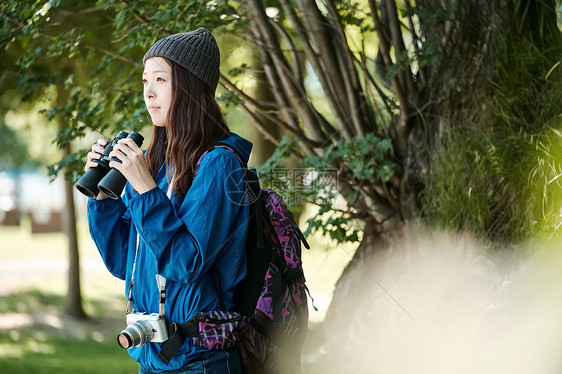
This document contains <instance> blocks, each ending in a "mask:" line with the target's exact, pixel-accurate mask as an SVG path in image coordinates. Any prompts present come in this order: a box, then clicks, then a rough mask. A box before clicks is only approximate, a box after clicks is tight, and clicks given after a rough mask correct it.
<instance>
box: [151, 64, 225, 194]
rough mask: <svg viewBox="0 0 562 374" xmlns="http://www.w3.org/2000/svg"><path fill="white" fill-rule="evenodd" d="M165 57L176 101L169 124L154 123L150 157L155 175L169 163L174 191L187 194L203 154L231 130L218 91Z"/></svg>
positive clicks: (170, 112)
mask: <svg viewBox="0 0 562 374" xmlns="http://www.w3.org/2000/svg"><path fill="white" fill-rule="evenodd" d="M165 60H166V61H167V62H168V64H170V66H171V69H172V102H171V105H170V109H169V112H168V115H167V124H166V126H165V127H158V126H153V130H152V140H151V142H150V145H149V147H148V149H147V151H146V159H147V163H148V168H149V170H150V172H151V174H152V176H153V177H154V178H156V175H157V173H158V171H159V169H160V167H161V166H162V164H163V163H164V162H165V163H166V170H167V171H168V172H170V171H171V173H172V175H171V177H172V178H173V190H174V192H176V193H177V192H179V193H182V194H184V195H185V194H186V193H187V191H188V190H189V188H190V187H191V182H192V180H193V172H194V169H195V164H196V163H197V160H198V159H199V157H200V156H201V155H202V154H203V152H204V151H205V150H206V149H207V148H209V147H210V146H211V145H213V144H214V143H216V142H217V141H219V140H222V139H224V138H226V137H228V136H229V135H230V130H229V129H228V126H227V125H226V121H225V119H224V115H223V113H222V111H221V109H220V107H219V105H218V103H217V101H216V100H215V94H214V92H212V91H211V90H210V89H209V88H208V87H207V86H206V85H205V84H204V83H203V82H202V81H201V80H199V79H198V78H197V77H195V76H194V75H193V74H191V73H190V72H189V71H188V70H187V69H185V68H183V67H181V66H180V65H178V64H176V63H175V62H173V61H170V60H168V59H165Z"/></svg>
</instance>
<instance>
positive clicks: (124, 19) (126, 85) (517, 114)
mask: <svg viewBox="0 0 562 374" xmlns="http://www.w3.org/2000/svg"><path fill="white" fill-rule="evenodd" d="M46 4H50V7H51V8H50V9H47V10H46V11H44V8H41V6H42V4H35V3H29V5H27V8H25V9H26V10H25V11H22V10H20V9H19V8H18V6H17V5H15V2H12V1H9V2H6V3H5V4H3V5H2V8H1V9H2V19H3V21H2V22H3V30H4V31H5V32H4V33H3V35H4V36H3V38H2V42H1V43H2V46H3V47H4V48H6V47H7V51H8V52H10V51H13V49H15V48H16V45H17V44H18V43H23V45H25V43H29V44H33V45H34V46H35V45H36V44H37V43H38V41H37V39H41V40H43V41H44V42H47V43H42V44H40V45H39V46H38V47H36V49H31V48H27V50H26V51H23V50H20V51H19V60H18V64H17V66H19V67H21V69H22V70H20V73H19V74H20V75H18V76H17V77H16V78H17V79H16V80H17V81H18V82H20V85H21V82H24V83H25V82H35V81H37V79H38V78H37V77H33V78H30V77H29V76H26V74H22V73H21V72H23V71H27V70H25V69H26V68H29V67H30V66H32V65H33V64H29V63H28V61H30V60H31V61H33V62H36V61H37V60H41V59H42V58H43V59H44V58H48V57H50V56H51V55H54V56H62V55H68V56H72V58H76V57H77V56H80V59H79V61H83V63H84V64H85V65H87V66H89V67H91V70H92V73H91V74H89V75H85V74H83V75H84V77H83V79H82V80H81V81H79V80H78V79H77V78H76V79H71V80H70V82H68V92H69V98H70V99H69V101H68V102H67V105H66V106H65V107H64V108H60V106H59V107H57V108H55V109H54V111H55V112H60V111H62V112H63V113H64V114H65V115H66V116H67V118H69V119H70V120H69V125H70V126H69V127H68V128H67V129H65V131H63V132H61V133H60V134H59V138H58V141H59V143H60V144H64V143H65V142H68V141H71V140H72V139H74V138H77V137H80V136H82V135H83V134H84V133H85V132H86V131H89V130H95V131H98V130H100V129H101V130H105V131H106V130H108V129H111V132H115V131H117V129H122V128H125V129H127V128H132V127H134V126H135V125H134V124H136V125H137V126H138V124H141V123H146V122H145V118H146V117H145V116H144V114H143V108H142V101H141V99H140V95H138V94H135V93H138V92H140V91H141V89H140V85H139V84H138V82H136V79H135V78H134V77H138V76H140V68H141V65H140V61H141V57H142V53H143V51H145V50H146V48H148V46H149V45H150V44H152V43H153V42H154V41H155V40H156V39H158V38H160V37H163V36H166V35H169V34H171V33H175V32H181V31H185V30H190V29H195V28H197V27H200V26H204V27H206V28H208V29H211V30H213V31H214V33H215V35H217V38H218V39H219V43H220V41H221V38H222V37H224V36H225V35H228V37H229V38H230V37H232V36H238V37H239V38H240V40H241V41H243V42H245V43H250V45H251V46H252V47H253V48H255V50H256V51H258V52H259V56H260V58H261V61H259V64H258V65H256V66H258V67H260V68H259V69H260V70H261V67H263V74H264V75H265V77H266V78H267V84H268V86H269V88H270V92H271V93H272V95H273V100H271V99H268V100H266V101H264V100H260V98H256V97H255V96H253V95H252V93H251V92H249V91H248V90H246V89H245V88H244V86H243V80H242V79H240V78H241V77H243V78H246V79H247V78H248V77H251V76H252V74H253V73H254V71H253V69H254V68H256V66H249V65H248V63H246V64H244V65H242V66H235V67H232V68H231V69H225V70H224V71H223V75H222V77H221V86H222V87H223V88H224V89H225V90H223V91H222V92H221V95H220V96H219V98H220V99H221V100H223V101H228V102H231V103H236V104H238V105H240V107H241V108H242V109H243V110H245V111H246V113H248V115H249V116H250V117H251V118H252V119H253V120H254V121H255V123H256V124H257V126H258V128H259V129H260V131H262V132H263V134H264V136H265V137H266V138H268V139H269V140H270V141H272V142H273V143H274V144H275V145H276V146H277V147H278V149H277V153H276V154H275V155H274V157H273V158H272V159H271V160H270V161H269V162H268V163H266V164H265V167H267V168H273V167H277V166H279V165H282V163H281V162H282V160H283V158H285V157H288V156H292V157H295V158H297V159H299V160H302V164H301V166H302V167H308V168H312V169H315V170H316V171H334V172H336V171H337V178H334V179H330V178H325V179H324V180H319V178H318V175H320V174H321V173H316V174H315V173H307V174H304V178H302V180H298V181H297V182H298V183H296V185H295V186H293V187H296V190H298V191H297V193H299V194H301V195H302V194H305V195H306V197H307V198H310V201H311V202H313V203H315V204H317V205H319V209H320V210H319V214H318V216H317V217H314V218H312V219H311V220H310V221H309V232H310V231H314V230H321V231H322V232H323V233H324V234H325V235H327V236H329V237H331V238H333V239H336V240H338V241H346V240H350V241H358V240H359V239H361V244H360V246H359V248H358V250H357V252H356V254H355V257H354V259H353V261H352V264H355V263H360V261H362V260H363V259H364V258H367V257H369V256H370V255H371V253H372V251H374V250H380V249H384V248H385V247H386V246H387V245H388V243H390V242H392V241H393V240H394V239H395V238H396V237H400V236H401V235H402V233H403V230H404V228H405V227H406V225H407V224H408V223H409V222H411V221H413V220H417V219H420V218H421V219H422V220H426V221H428V222H435V223H438V224H442V225H446V226H449V227H453V228H456V229H467V230H471V231H475V232H477V233H480V234H482V235H483V236H485V237H487V238H490V239H493V240H519V239H523V238H525V237H526V236H528V235H529V234H530V233H532V232H533V230H534V228H533V227H531V224H530V222H531V221H533V220H544V216H541V213H540V212H539V211H538V209H537V206H540V205H541V204H542V202H541V201H540V200H541V197H538V198H537V197H536V196H535V195H533V194H532V190H533V186H530V185H529V183H528V182H527V180H528V177H529V175H530V174H531V173H532V172H533V171H536V169H535V167H536V165H535V160H536V147H533V146H532V145H530V143H531V142H532V139H534V137H537V136H539V137H542V136H548V134H549V131H550V129H551V128H553V127H555V126H556V122H555V121H556V119H557V118H558V116H559V114H560V110H559V105H557V104H556V102H557V101H558V100H559V97H560V93H561V91H562V88H561V87H562V83H561V82H562V80H561V79H560V74H562V73H561V69H552V68H553V66H555V64H556V62H557V61H558V60H559V58H560V51H561V48H562V46H561V37H560V30H559V29H558V27H557V23H556V19H557V18H556V12H555V9H556V2H555V1H554V0H529V1H522V0H493V1H480V0H472V1H457V0H451V1H448V2H443V1H436V0H418V1H416V2H413V1H409V0H404V1H392V0H380V1H376V0H368V1H367V2H365V1H363V2H352V1H348V0H324V1H309V0H292V1H289V0H278V1H273V0H272V1H258V0H243V1H242V0H241V1H204V2H200V1H179V0H176V1H170V2H166V3H160V2H156V1H146V2H128V1H126V0H110V1H106V2H103V3H102V2H98V3H95V4H94V5H92V4H90V3H88V2H83V3H79V4H77V5H76V6H74V7H73V9H72V10H68V9H64V8H62V7H60V6H59V5H60V4H59V2H57V1H50V2H48V3H46ZM45 6H46V5H44V7H45ZM86 12H87V13H88V14H89V17H88V18H92V19H94V18H95V19H97V20H98V26H97V27H100V28H101V29H100V30H102V31H101V32H103V33H104V35H106V38H107V39H108V40H110V43H107V42H105V43H102V41H101V40H100V39H99V38H97V35H99V34H100V32H99V31H98V32H96V33H94V32H93V31H92V29H91V28H90V27H92V25H91V24H85V25H80V24H77V23H71V24H69V23H64V22H62V21H61V23H60V26H59V27H60V29H57V28H51V26H50V24H49V23H50V22H53V20H55V19H63V18H65V17H68V16H69V15H70V14H72V15H74V16H76V15H80V14H82V13H86ZM94 15H95V17H94ZM61 17H62V18H61ZM49 19H50V20H49ZM14 20H16V21H14ZM30 20H31V21H30ZM65 22H66V21H65ZM90 22H93V21H90ZM30 25H31V26H30ZM49 30H51V32H52V31H55V30H59V32H58V33H57V34H52V33H47V31H49ZM18 33H19V34H23V35H24V36H23V37H20V36H19V34H18ZM94 34H96V35H94ZM55 35H56V36H55ZM35 36H39V38H35V39H33V37H35ZM14 38H15V39H16V41H14V40H13V39H14ZM104 39H105V38H104ZM37 48H40V50H39V51H38V50H37ZM223 49H224V47H223ZM225 52H226V53H225ZM230 52H232V53H235V52H236V49H235V48H232V49H229V50H226V51H225V50H223V56H228V54H229V53H230ZM15 54H16V55H17V54H18V53H15ZM225 61H228V59H227V58H225V59H223V67H224V66H225ZM26 64H27V65H28V66H27V67H26ZM96 64H98V66H97V67H94V65H96ZM226 65H227V64H226ZM33 66H34V65H33ZM84 70H85V69H84V67H82V68H81V69H80V68H78V69H77V68H76V67H74V70H72V71H73V72H74V73H75V74H76V76H78V72H79V71H84ZM8 71H13V69H12V70H8ZM547 76H548V79H545V77H547ZM45 82H46V83H45V84H46V85H49V84H52V82H50V81H49V80H46V81H45ZM49 82H50V83H49ZM318 90H319V91H320V92H318ZM264 120H267V121H268V122H269V123H274V124H276V126H277V127H278V128H279V129H282V130H283V131H284V132H286V133H287V134H289V135H290V136H289V137H287V138H284V140H283V141H280V140H279V139H278V137H277V135H276V134H275V133H274V132H272V131H271V130H270V128H271V127H267V126H261V124H262V123H263V121H264ZM116 124H117V125H116ZM107 137H109V136H107ZM72 157H73V156H70V161H73V160H80V158H79V157H78V158H76V157H75V158H72ZM68 160H69V159H65V160H63V161H62V162H61V165H71V163H70V162H67V161H68ZM78 164H79V165H80V166H79V167H77V168H78V169H79V168H80V167H81V162H78ZM53 170H54V171H55V172H56V171H57V168H54V169H53ZM263 170H264V169H262V172H263ZM315 175H316V179H314V178H315ZM295 178H296V177H295ZM311 180H312V181H313V182H316V184H314V186H315V187H316V188H315V189H314V190H312V191H311V190H310V188H309V189H308V191H307V189H306V188H305V189H303V188H302V187H303V185H304V186H305V187H306V186H311V185H312V184H311V183H312V182H311ZM335 182H337V183H335ZM533 183H534V182H533ZM537 183H538V184H541V183H542V184H543V185H544V181H539V182H537ZM336 194H337V195H339V196H342V197H343V198H344V199H345V201H346V205H345V207H343V208H341V207H337V208H336V207H334V206H333V204H332V202H333V197H334V196H335V195H336ZM539 226H540V225H539ZM352 268H353V266H351V267H350V268H349V269H352ZM339 297H349V295H339V294H338V293H337V292H336V295H335V299H336V300H337V299H338V298H339Z"/></svg>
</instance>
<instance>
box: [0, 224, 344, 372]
mask: <svg viewBox="0 0 562 374" xmlns="http://www.w3.org/2000/svg"><path fill="white" fill-rule="evenodd" d="M78 237H79V245H80V263H81V288H82V297H83V306H84V309H85V310H86V312H87V314H88V315H89V316H90V318H89V319H88V320H86V321H78V320H74V319H72V318H70V317H69V316H66V315H65V314H64V313H63V310H64V303H65V295H66V290H67V274H66V271H67V261H66V259H67V249H66V242H65V237H64V235H63V234H62V233H48V234H33V235H32V234H31V230H30V225H29V222H28V221H27V220H26V219H25V218H24V219H23V220H22V223H21V225H20V226H17V227H7V226H6V227H2V226H0V243H2V251H1V252H0V274H1V275H0V373H2V374H16V373H18V374H20V373H57V374H61V373H62V374H64V373H101V372H108V371H110V372H111V373H118V374H119V373H123V374H125V373H136V372H138V365H137V363H136V362H134V361H133V360H132V359H130V358H129V356H128V355H127V353H126V352H125V351H124V350H122V349H121V348H119V347H118V345H117V344H116V341H115V337H116V334H117V333H118V332H119V331H120V330H121V329H122V328H123V327H124V326H125V323H124V308H125V304H126V302H125V297H124V294H123V290H124V284H123V282H122V281H120V280H118V279H116V278H114V277H113V276H111V275H110V274H109V272H108V271H107V270H106V269H105V267H104V265H103V263H102V261H101V259H100V256H99V254H98V253H97V250H96V248H95V247H94V245H93V243H92V241H91V239H90V237H89V234H88V232H87V227H86V225H85V223H84V222H81V223H80V224H79V226H78ZM309 239H310V240H309V242H310V244H311V246H312V250H310V251H306V250H304V251H303V261H304V266H305V273H306V275H307V284H308V287H309V289H310V291H311V293H312V296H313V297H314V299H315V305H316V306H317V307H318V309H319V311H318V312H315V311H314V310H312V309H311V312H310V313H311V314H310V321H311V323H310V326H311V328H312V329H315V328H317V327H318V325H319V323H320V322H321V321H322V319H323V317H324V315H325V312H326V310H327V308H328V306H329V303H330V300H331V293H332V291H333V288H334V285H335V282H336V280H337V278H338V277H339V274H341V271H342V269H343V267H344V266H345V264H346V263H347V262H348V261H349V260H350V259H351V257H352V256H353V251H354V247H353V246H338V247H336V248H332V249H333V250H328V249H329V248H331V247H330V244H329V243H326V242H324V241H322V240H320V239H319V238H318V237H314V238H309ZM317 331H318V330H317ZM311 333H312V334H311V336H313V335H314V333H315V332H314V331H311ZM310 344H312V343H310Z"/></svg>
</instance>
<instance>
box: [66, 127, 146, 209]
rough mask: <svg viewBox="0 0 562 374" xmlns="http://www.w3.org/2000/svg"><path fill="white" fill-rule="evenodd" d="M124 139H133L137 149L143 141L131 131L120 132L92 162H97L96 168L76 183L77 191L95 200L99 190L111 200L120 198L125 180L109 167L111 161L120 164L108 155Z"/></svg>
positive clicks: (136, 133)
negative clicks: (98, 157)
mask: <svg viewBox="0 0 562 374" xmlns="http://www.w3.org/2000/svg"><path fill="white" fill-rule="evenodd" d="M124 138H131V139H133V141H134V142H135V143H136V144H137V145H138V146H139V147H140V146H141V145H142V142H143V140H144V138H143V136H142V135H141V134H139V133H138V132H135V131H131V133H130V134H128V133H127V132H126V131H121V132H120V133H119V134H117V136H116V137H115V139H113V141H112V142H111V143H109V144H107V145H106V146H105V148H104V149H103V153H102V156H101V158H100V159H99V160H94V162H97V164H98V166H96V167H93V168H90V169H89V170H88V171H87V172H86V174H84V175H83V176H82V177H81V178H80V179H79V180H78V182H76V189H77V190H78V191H80V192H81V193H83V194H84V195H86V196H88V197H89V198H92V199H95V198H96V196H97V195H98V193H99V192H100V190H101V191H103V192H104V193H105V194H107V195H108V196H109V197H110V198H112V199H118V198H119V196H121V192H123V187H125V183H127V180H126V179H125V177H124V176H123V174H121V172H120V171H119V170H117V169H112V168H110V167H109V163H110V162H111V161H117V162H121V161H120V160H119V159H117V158H113V159H111V158H109V154H110V153H111V151H112V150H113V147H114V146H115V145H117V143H118V142H119V140H121V139H124Z"/></svg>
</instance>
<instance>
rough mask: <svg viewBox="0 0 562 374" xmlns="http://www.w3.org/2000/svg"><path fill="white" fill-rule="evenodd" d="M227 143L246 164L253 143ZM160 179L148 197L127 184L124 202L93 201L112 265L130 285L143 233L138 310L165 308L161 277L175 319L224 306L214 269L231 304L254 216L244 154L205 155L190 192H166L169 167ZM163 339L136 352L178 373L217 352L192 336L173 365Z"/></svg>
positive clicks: (155, 367) (236, 139)
mask: <svg viewBox="0 0 562 374" xmlns="http://www.w3.org/2000/svg"><path fill="white" fill-rule="evenodd" d="M221 143H224V144H226V145H228V146H230V147H231V148H233V149H234V150H235V151H236V152H237V154H238V156H240V158H241V159H242V161H243V162H244V164H245V165H244V167H246V166H247V162H248V158H249V156H250V151H251V149H252V143H250V142H249V141H247V140H246V139H243V138H242V137H240V136H238V135H236V134H234V133H232V134H231V136H230V137H228V138H227V139H225V140H222V141H221ZM155 179H156V184H157V186H158V187H155V188H154V189H152V190H150V191H148V192H146V193H143V194H138V193H136V192H134V191H133V188H132V187H131V185H130V184H129V183H127V185H126V187H125V192H124V194H123V196H122V197H121V198H120V199H118V200H112V199H109V198H108V199H104V200H94V199H89V200H88V224H89V227H90V234H91V236H92V238H93V240H94V242H95V244H96V246H97V248H98V250H99V252H100V254H101V257H102V259H103V261H104V263H105V266H106V267H107V269H108V270H109V271H110V272H111V274H113V275H114V276H116V277H118V278H120V279H124V280H125V281H126V282H125V285H126V288H128V285H129V282H130V280H131V274H132V271H133V263H134V260H135V253H136V248H137V233H138V235H139V238H140V240H139V248H138V255H137V260H136V267H135V276H134V286H133V306H134V309H135V311H137V312H147V313H158V307H159V300H160V295H159V290H158V287H157V282H156V277H155V275H156V274H160V275H162V276H163V277H164V278H166V303H165V307H166V319H167V320H168V321H172V322H177V323H185V322H187V321H189V320H190V319H191V318H192V317H193V316H194V315H195V314H196V313H198V312H201V311H208V310H218V309H220V306H219V298H218V289H217V284H216V281H215V278H214V272H213V270H212V269H213V267H216V269H217V271H218V274H219V280H220V290H221V292H222V298H223V301H224V303H225V306H226V308H227V309H229V308H231V307H232V306H233V304H234V290H235V287H236V285H237V283H238V282H240V281H241V280H242V279H243V278H244V276H245V275H246V261H245V245H246V236H247V231H248V230H247V225H248V217H249V206H248V205H247V204H245V203H244V193H240V192H245V191H246V182H245V178H244V170H243V168H242V165H240V161H239V159H238V157H237V156H236V155H235V154H234V153H232V152H231V151H229V150H227V149H222V148H217V149H214V150H213V151H212V152H209V153H208V154H206V155H205V156H204V157H203V159H202V161H201V164H200V166H199V172H198V174H197V176H196V177H195V178H194V179H193V184H192V186H191V188H190V189H189V191H188V192H187V194H186V195H185V197H184V196H175V194H172V198H171V199H169V198H168V196H167V195H166V193H167V191H168V181H167V179H166V172H165V166H164V165H162V167H161V169H160V171H159V173H158V175H157V177H156V178H155ZM125 292H126V293H127V289H126V291H125ZM124 327H125V326H124ZM163 344H164V343H147V344H145V345H142V346H140V347H136V348H131V349H129V354H130V356H131V357H132V358H133V359H135V360H136V361H138V362H139V363H140V364H141V365H142V366H144V367H145V368H147V369H149V370H151V371H153V372H161V371H165V370H166V371H167V370H177V369H179V368H182V367H184V366H186V365H187V364H189V363H190V362H192V361H195V360H200V359H203V358H204V357H205V356H207V355H209V354H210V353H211V352H210V351H208V350H207V349H206V348H201V347H196V346H193V345H192V344H191V339H186V341H185V343H184V345H183V346H182V348H180V350H179V351H178V352H177V353H176V355H175V356H174V358H173V359H172V361H171V362H170V363H169V365H167V366H166V365H165V364H164V363H162V362H161V361H160V360H159V359H158V358H157V354H158V352H159V351H160V349H161V346H162V345H163Z"/></svg>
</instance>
